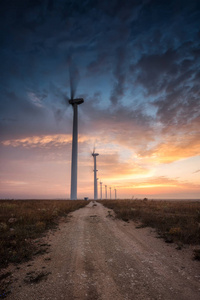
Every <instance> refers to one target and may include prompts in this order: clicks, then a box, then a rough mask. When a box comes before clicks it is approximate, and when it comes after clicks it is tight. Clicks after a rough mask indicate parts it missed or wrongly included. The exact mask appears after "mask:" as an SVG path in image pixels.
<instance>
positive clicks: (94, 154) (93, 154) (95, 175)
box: [92, 148, 99, 200]
mask: <svg viewBox="0 0 200 300" xmlns="http://www.w3.org/2000/svg"><path fill="white" fill-rule="evenodd" d="M98 155H99V153H95V148H94V149H93V152H92V156H93V158H94V200H97V171H98V170H97V162H96V157H97V156H98Z"/></svg>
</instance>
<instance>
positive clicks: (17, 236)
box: [0, 200, 88, 267]
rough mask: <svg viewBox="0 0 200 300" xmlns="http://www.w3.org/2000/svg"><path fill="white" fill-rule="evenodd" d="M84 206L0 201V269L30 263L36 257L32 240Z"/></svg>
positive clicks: (82, 202)
mask: <svg viewBox="0 0 200 300" xmlns="http://www.w3.org/2000/svg"><path fill="white" fill-rule="evenodd" d="M87 204H88V202H87V201H82V200H76V201H71V200H0V267H5V266H7V265H8V263H9V262H13V263H19V262H22V261H25V260H29V259H30V258H31V257H32V255H33V254H37V247H36V243H33V239H36V238H38V237H39V236H41V235H42V234H43V233H44V232H45V231H46V230H47V229H49V228H53V227H55V226H56V224H57V220H58V218H59V217H60V216H66V215H67V214H68V213H69V212H71V211H74V210H76V209H79V208H81V207H83V206H85V205H87ZM40 251H41V250H40ZM38 254H39V253H38Z"/></svg>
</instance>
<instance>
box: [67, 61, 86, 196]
mask: <svg viewBox="0 0 200 300" xmlns="http://www.w3.org/2000/svg"><path fill="white" fill-rule="evenodd" d="M69 67H70V66H69ZM75 71H76V70H75V69H74V70H72V68H69V77H70V78H69V79H70V89H71V91H70V94H71V95H70V99H69V104H71V105H72V107H73V132H72V161H71V194H70V199H71V200H77V163H78V162H77V161H78V105H80V104H82V103H83V102H84V100H83V98H76V99H75V98H74V96H75V82H74V81H75V77H74V75H75V73H74V72H75Z"/></svg>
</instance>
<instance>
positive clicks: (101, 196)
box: [100, 181, 102, 200]
mask: <svg viewBox="0 0 200 300" xmlns="http://www.w3.org/2000/svg"><path fill="white" fill-rule="evenodd" d="M100 199H101V200H102V182H101V181H100Z"/></svg>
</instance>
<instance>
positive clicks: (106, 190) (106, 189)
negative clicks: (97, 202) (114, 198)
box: [105, 185, 107, 200]
mask: <svg viewBox="0 0 200 300" xmlns="http://www.w3.org/2000/svg"><path fill="white" fill-rule="evenodd" d="M105 199H106V200H107V185H105Z"/></svg>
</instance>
